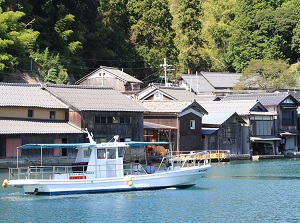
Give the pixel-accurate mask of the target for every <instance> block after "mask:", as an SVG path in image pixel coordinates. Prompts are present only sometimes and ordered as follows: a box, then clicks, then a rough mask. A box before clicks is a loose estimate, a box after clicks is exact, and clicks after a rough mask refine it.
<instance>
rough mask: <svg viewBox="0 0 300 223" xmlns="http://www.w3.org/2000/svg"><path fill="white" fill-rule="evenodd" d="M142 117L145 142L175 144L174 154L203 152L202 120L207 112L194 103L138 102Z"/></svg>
mask: <svg viewBox="0 0 300 223" xmlns="http://www.w3.org/2000/svg"><path fill="white" fill-rule="evenodd" d="M139 103H140V104H141V105H143V106H144V107H146V108H147V111H145V113H144V135H145V141H151V140H153V141H157V140H165V141H169V142H174V143H175V145H174V146H175V149H176V150H177V151H191V150H201V149H202V137H201V128H202V117H203V116H204V115H207V111H206V110H205V109H204V108H203V107H202V106H201V105H199V104H198V103H197V102H196V101H192V102H186V101H185V102H183V101H147V100H146V101H139Z"/></svg>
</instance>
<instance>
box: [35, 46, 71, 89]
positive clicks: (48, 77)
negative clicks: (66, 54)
mask: <svg viewBox="0 0 300 223" xmlns="http://www.w3.org/2000/svg"><path fill="white" fill-rule="evenodd" d="M31 57H32V59H33V60H34V61H35V62H36V64H37V69H38V72H39V74H40V75H41V77H42V80H43V82H46V83H55V84H67V83H68V82H69V76H68V73H67V69H66V68H65V67H64V66H63V65H62V64H61V60H60V57H59V54H56V55H54V54H53V53H52V54H51V53H50V52H49V49H48V48H46V49H45V50H44V51H43V52H39V51H38V52H32V53H31Z"/></svg>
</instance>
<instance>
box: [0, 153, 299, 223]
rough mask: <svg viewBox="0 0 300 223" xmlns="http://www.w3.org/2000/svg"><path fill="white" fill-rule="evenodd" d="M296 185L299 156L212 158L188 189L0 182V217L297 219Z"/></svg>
mask: <svg viewBox="0 0 300 223" xmlns="http://www.w3.org/2000/svg"><path fill="white" fill-rule="evenodd" d="M7 174H8V172H7V170H1V171H0V180H1V183H2V182H3V180H4V179H5V178H7ZM299 186H300V159H280V160H261V161H232V162H230V163H219V164H212V168H211V169H210V170H209V172H208V173H207V175H206V176H205V177H204V178H202V179H201V180H200V181H199V184H198V185H197V186H193V187H191V188H188V189H175V188H171V189H164V190H152V191H134V192H122V193H104V194H80V195H61V196H34V195H24V194H23V191H22V189H18V188H6V189H3V188H1V189H0V216H1V220H0V221H1V222H22V223H35V222H38V223H40V222H59V223H69V222H70V223H77V222H78V223H83V222H85V223H87V222H93V223H95V222H204V223H206V222H209V223H213V222H222V223H223V222H239V223H241V222H247V223H248V222H300V212H299V201H300V193H299V188H300V187H299Z"/></svg>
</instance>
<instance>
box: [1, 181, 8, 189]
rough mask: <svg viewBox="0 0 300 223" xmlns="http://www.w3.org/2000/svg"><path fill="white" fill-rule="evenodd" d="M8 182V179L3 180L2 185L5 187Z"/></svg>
mask: <svg viewBox="0 0 300 223" xmlns="http://www.w3.org/2000/svg"><path fill="white" fill-rule="evenodd" d="M7 184H8V179H5V180H3V183H2V187H3V188H6V187H7Z"/></svg>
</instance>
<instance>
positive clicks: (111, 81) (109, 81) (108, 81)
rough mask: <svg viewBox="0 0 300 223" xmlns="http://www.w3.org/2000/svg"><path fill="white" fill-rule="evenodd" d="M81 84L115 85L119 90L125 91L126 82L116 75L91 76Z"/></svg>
mask: <svg viewBox="0 0 300 223" xmlns="http://www.w3.org/2000/svg"><path fill="white" fill-rule="evenodd" d="M80 85H89V86H98V87H113V88H114V89H115V90H117V91H120V92H122V91H125V86H124V82H123V81H120V80H119V79H117V78H115V77H104V78H102V77H97V78H89V79H86V80H84V81H83V82H81V83H80Z"/></svg>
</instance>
